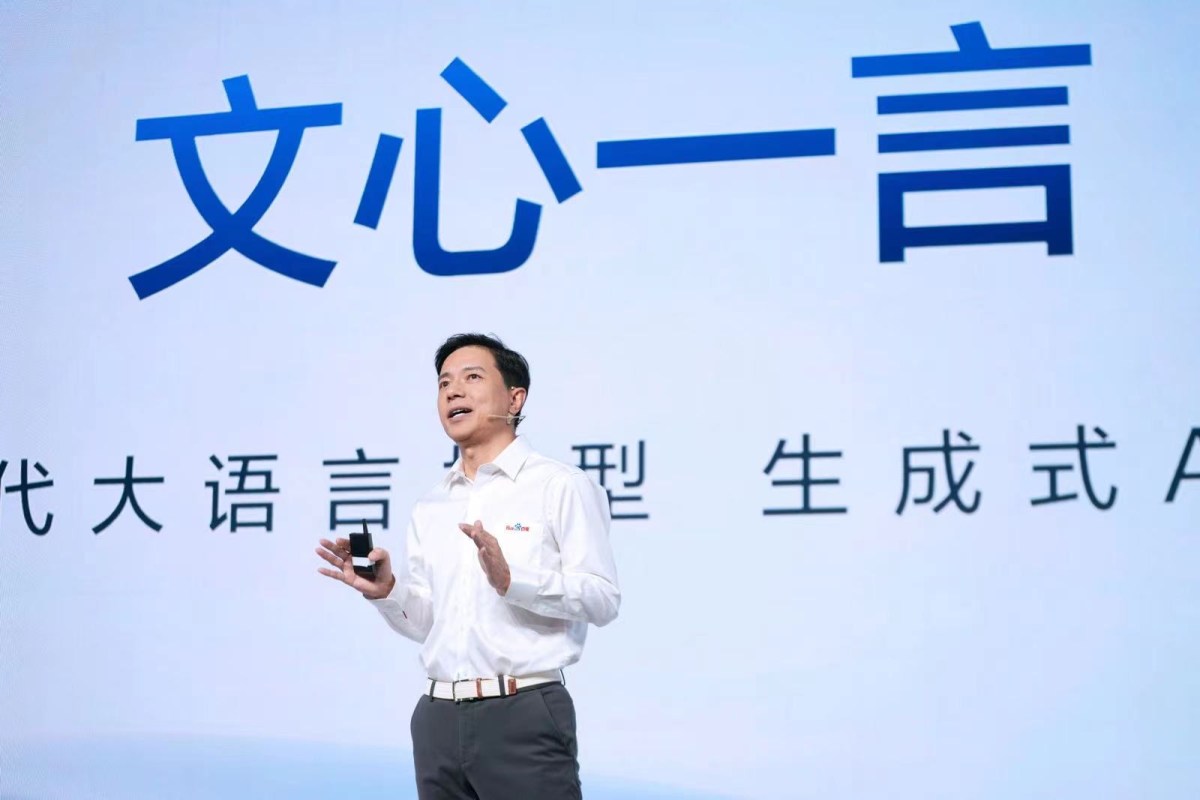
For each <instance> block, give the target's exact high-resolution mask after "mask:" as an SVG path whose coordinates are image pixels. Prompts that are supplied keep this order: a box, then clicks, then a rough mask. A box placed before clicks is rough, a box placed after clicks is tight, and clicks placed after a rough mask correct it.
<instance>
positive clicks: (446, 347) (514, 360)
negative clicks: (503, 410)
mask: <svg viewBox="0 0 1200 800" xmlns="http://www.w3.org/2000/svg"><path fill="white" fill-rule="evenodd" d="M464 347H482V348H485V349H486V350H488V351H489V352H490V353H491V354H492V358H494V359H496V367H497V368H498V369H499V370H500V377H502V378H503V379H504V386H505V388H507V389H513V388H520V389H524V390H525V391H529V362H528V361H526V360H525V356H523V355H521V354H520V353H518V352H517V351H516V350H512V349H510V348H508V347H506V346H505V344H504V342H502V341H500V339H499V338H497V337H495V336H488V335H486V334H482V333H456V334H454V335H453V336H451V337H450V338H449V339H447V340H446V341H445V342H443V343H442V346H441V347H439V348H438V349H437V353H436V354H435V355H434V357H433V367H434V370H435V371H436V372H437V374H439V375H441V374H442V365H443V364H445V363H446V359H447V358H449V357H450V354H451V353H453V352H454V351H456V350H461V349H462V348H464ZM520 424H521V421H520V420H514V421H513V429H514V430H515V429H516V427H517V425H520Z"/></svg>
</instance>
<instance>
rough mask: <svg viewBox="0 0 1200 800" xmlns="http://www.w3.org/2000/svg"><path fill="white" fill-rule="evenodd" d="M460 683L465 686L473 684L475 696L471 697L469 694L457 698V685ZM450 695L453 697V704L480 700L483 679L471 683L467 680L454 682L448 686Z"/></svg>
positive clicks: (481, 697)
mask: <svg viewBox="0 0 1200 800" xmlns="http://www.w3.org/2000/svg"><path fill="white" fill-rule="evenodd" d="M460 683H466V684H470V683H474V684H475V696H474V697H472V696H471V695H469V694H465V695H463V696H462V697H459V696H458V685H459V684H460ZM450 694H451V695H453V696H454V702H455V703H472V702H474V701H476V700H481V699H483V678H476V679H475V680H474V681H471V680H469V679H468V680H465V681H454V682H453V683H451V684H450Z"/></svg>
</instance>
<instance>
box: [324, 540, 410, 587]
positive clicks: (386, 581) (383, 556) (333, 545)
mask: <svg viewBox="0 0 1200 800" xmlns="http://www.w3.org/2000/svg"><path fill="white" fill-rule="evenodd" d="M317 555H319V556H320V557H321V558H323V559H325V561H327V562H329V564H330V566H332V567H333V569H328V568H326V567H320V568H319V569H318V570H317V572H319V573H321V574H322V575H324V576H326V577H328V578H333V579H334V580H335V581H341V582H342V583H344V584H346V585H347V586H350V587H353V588H355V589H357V590H358V591H360V592H362V595H363V597H365V598H367V599H368V600H382V599H383V598H385V597H387V596H388V595H389V594H391V592H392V588H393V587H395V585H396V576H395V575H393V574H392V558H391V556H389V555H388V551H387V550H384V549H383V548H382V547H376V548H375V549H374V550H372V551H371V552H370V554H369V555H368V556H367V557H368V558H370V559H371V560H372V561H374V562H375V580H371V579H370V578H364V577H362V576H361V575H359V574H357V573H356V572H355V571H354V564H353V562H352V561H351V559H350V540H349V539H338V540H337V541H335V542H331V541H329V540H328V539H321V546H320V547H318V548H317Z"/></svg>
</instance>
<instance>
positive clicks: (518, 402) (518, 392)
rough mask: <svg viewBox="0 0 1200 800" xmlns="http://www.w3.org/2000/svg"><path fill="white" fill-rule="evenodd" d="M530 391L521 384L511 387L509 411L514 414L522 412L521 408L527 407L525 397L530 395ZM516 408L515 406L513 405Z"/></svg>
mask: <svg viewBox="0 0 1200 800" xmlns="http://www.w3.org/2000/svg"><path fill="white" fill-rule="evenodd" d="M528 394H529V393H528V392H527V391H526V390H525V389H522V388H521V387H520V386H518V387H516V388H514V389H510V390H509V393H508V412H509V413H510V414H513V415H517V414H520V413H521V409H523V408H524V407H525V399H526V397H528ZM514 405H515V406H516V408H513V406H514Z"/></svg>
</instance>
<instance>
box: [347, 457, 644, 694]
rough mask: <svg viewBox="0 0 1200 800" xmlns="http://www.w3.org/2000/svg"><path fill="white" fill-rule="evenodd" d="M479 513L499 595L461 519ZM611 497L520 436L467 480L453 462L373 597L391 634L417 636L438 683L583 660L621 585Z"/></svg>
mask: <svg viewBox="0 0 1200 800" xmlns="http://www.w3.org/2000/svg"><path fill="white" fill-rule="evenodd" d="M477 519H478V520H482V521H483V528H484V530H486V531H487V532H488V533H490V534H492V535H493V536H495V537H496V539H497V540H498V541H499V542H500V549H501V550H502V551H503V552H504V558H505V560H507V561H508V567H509V571H510V572H511V574H512V583H511V585H510V586H509V587H508V592H507V594H505V595H504V596H503V597H501V596H500V595H499V594H498V593H497V592H496V590H495V589H494V588H492V586H491V585H490V584H489V583H488V580H487V575H485V574H484V571H483V567H482V566H481V565H480V563H479V556H478V548H477V547H476V546H475V543H474V542H473V541H471V539H470V537H468V536H467V535H466V534H464V533H463V532H462V530H460V529H459V527H458V523H460V522H465V523H467V524H472V523H474V521H475V520H477ZM609 521H610V514H609V508H608V497H607V496H606V494H605V492H604V490H603V489H602V488H601V487H599V486H597V485H596V484H595V482H593V481H592V480H591V479H590V478H589V477H588V476H587V475H585V474H584V473H583V472H582V471H581V470H579V469H578V468H576V467H572V466H568V465H567V464H563V463H561V462H558V461H555V460H553V459H550V458H546V457H545V456H543V455H540V454H539V453H536V452H534V450H533V448H532V447H530V446H529V443H528V442H526V441H525V439H524V438H523V437H520V436H518V437H517V438H516V439H515V440H514V441H513V442H512V444H510V445H509V446H508V447H507V448H505V450H504V452H502V453H501V454H500V455H499V456H497V457H496V459H495V461H493V462H491V463H489V464H483V465H481V466H480V467H479V469H478V470H477V471H476V473H475V479H474V480H469V479H468V478H467V476H466V475H465V474H464V473H463V470H462V459H459V460H458V461H457V462H456V463H455V464H454V466H453V467H452V468H451V469H450V471H449V472H448V473H447V474H446V477H445V478H443V479H442V480H441V481H440V482H439V483H438V484H437V485H436V486H435V487H433V489H431V490H430V491H429V492H428V493H427V494H426V495H425V496H424V497H422V498H421V499H420V500H419V501H417V503H416V505H415V506H414V507H413V512H412V518H411V520H410V521H409V525H408V536H407V546H408V553H407V564H406V566H405V567H402V566H401V565H399V564H397V565H396V568H395V570H394V571H395V574H396V586H395V588H394V589H393V590H392V592H391V594H389V595H388V596H387V597H386V598H384V599H382V600H373V601H371V602H372V603H374V604H375V606H376V607H378V609H379V611H380V613H381V614H383V617H384V619H386V620H387V622H388V624H389V625H390V626H391V627H392V628H393V629H394V630H396V631H397V632H399V633H401V634H403V635H404V636H407V637H408V638H410V639H413V640H415V641H417V642H422V643H423V644H424V646H423V647H422V648H421V663H422V664H423V665H424V667H425V670H426V673H427V674H428V675H429V677H430V678H434V679H437V680H442V681H450V680H467V679H472V678H489V677H495V676H497V675H514V676H517V677H521V676H524V675H530V674H532V673H537V672H543V671H550V670H556V669H562V668H563V667H565V666H567V665H569V664H574V663H575V662H576V661H578V660H579V656H580V654H581V653H582V652H583V643H584V639H585V638H586V636H587V626H588V623H589V622H590V623H592V624H593V625H606V624H608V623H609V622H612V621H613V619H615V618H616V616H617V610H618V608H619V607H620V605H621V592H620V589H618V588H617V569H616V565H615V563H614V562H613V556H612V549H611V547H610V545H609V540H608V529H609Z"/></svg>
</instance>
